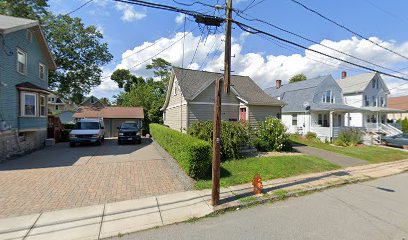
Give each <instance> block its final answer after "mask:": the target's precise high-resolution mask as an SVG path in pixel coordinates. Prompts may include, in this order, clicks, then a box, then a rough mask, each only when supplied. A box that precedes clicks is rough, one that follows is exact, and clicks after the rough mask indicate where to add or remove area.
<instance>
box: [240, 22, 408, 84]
mask: <svg viewBox="0 0 408 240" xmlns="http://www.w3.org/2000/svg"><path fill="white" fill-rule="evenodd" d="M233 22H234V23H235V24H237V25H238V27H240V28H241V29H242V30H243V31H245V32H249V33H252V34H263V35H267V36H270V37H273V38H275V39H277V40H279V41H282V42H285V43H288V44H291V45H294V46H297V47H300V48H303V49H306V50H308V51H312V52H315V53H318V54H320V55H323V56H326V57H329V58H332V59H335V60H338V61H342V62H345V63H348V64H350V65H353V66H356V67H359V68H362V69H366V70H369V71H372V72H378V73H381V74H383V75H386V76H389V77H394V78H398V79H402V80H405V81H408V78H404V77H399V76H396V75H393V74H389V73H385V72H382V71H378V70H375V69H373V68H370V67H366V66H362V65H360V64H357V63H353V62H350V61H347V60H344V59H341V58H338V57H334V56H331V55H329V54H326V53H323V52H320V51H317V50H315V49H310V48H308V47H305V46H303V45H301V44H298V43H295V42H292V41H290V40H287V39H284V38H281V37H278V36H276V35H273V34H271V33H268V32H265V31H262V30H259V29H257V28H254V27H251V26H248V25H246V24H244V23H240V22H237V21H235V20H233Z"/></svg>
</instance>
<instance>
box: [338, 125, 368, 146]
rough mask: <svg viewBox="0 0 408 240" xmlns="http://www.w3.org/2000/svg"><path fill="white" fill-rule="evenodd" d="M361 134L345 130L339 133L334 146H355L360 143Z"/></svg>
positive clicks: (354, 130) (352, 130)
mask: <svg viewBox="0 0 408 240" xmlns="http://www.w3.org/2000/svg"><path fill="white" fill-rule="evenodd" d="M362 138H363V133H362V132H361V131H360V130H358V129H347V130H343V131H340V132H339V135H338V136H337V139H336V141H335V144H336V145H338V146H355V145H357V144H359V143H361V142H362V140H363V139H362Z"/></svg>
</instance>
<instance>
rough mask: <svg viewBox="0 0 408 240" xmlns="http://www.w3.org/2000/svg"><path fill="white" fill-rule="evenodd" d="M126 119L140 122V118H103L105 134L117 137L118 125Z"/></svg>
mask: <svg viewBox="0 0 408 240" xmlns="http://www.w3.org/2000/svg"><path fill="white" fill-rule="evenodd" d="M126 121H135V122H141V120H140V119H131V118H129V119H124V118H119V119H104V122H105V136H106V137H117V136H118V129H117V128H118V127H120V125H121V124H122V123H123V122H126Z"/></svg>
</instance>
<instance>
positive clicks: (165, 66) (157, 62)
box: [146, 58, 172, 81]
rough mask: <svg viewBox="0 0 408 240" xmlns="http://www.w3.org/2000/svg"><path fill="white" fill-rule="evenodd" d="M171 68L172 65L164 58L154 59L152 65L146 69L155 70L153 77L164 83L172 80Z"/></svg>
mask: <svg viewBox="0 0 408 240" xmlns="http://www.w3.org/2000/svg"><path fill="white" fill-rule="evenodd" d="M171 67H172V66H171V63H169V62H167V61H166V60H164V59H163V58H154V59H153V60H152V63H151V64H148V65H147V66H146V69H148V70H149V69H153V76H154V77H158V78H160V80H162V81H163V80H165V79H168V78H170V73H171Z"/></svg>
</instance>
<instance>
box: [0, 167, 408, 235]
mask: <svg viewBox="0 0 408 240" xmlns="http://www.w3.org/2000/svg"><path fill="white" fill-rule="evenodd" d="M407 170H408V160H402V161H397V162H391V163H381V164H371V165H364V166H357V167H350V168H347V169H342V170H336V171H329V172H323V173H316V174H308V175H301V176H296V177H291V178H284V179H275V180H271V181H266V182H264V193H263V194H262V195H258V196H254V195H253V192H252V186H251V184H249V183H248V184H243V185H239V186H232V187H228V188H223V189H221V205H219V206H217V207H216V208H213V207H211V205H210V198H211V191H210V190H202V191H188V192H180V193H173V194H167V195H161V196H154V197H148V198H143V199H136V200H128V201H122V202H116V203H109V204H101V205H95V206H89V207H81V208H74V209H66V210H60V211H54V212H44V213H39V214H32V215H27V216H20V217H13V218H4V219H0V239H67V240H68V239H102V238H107V237H112V236H120V235H122V234H126V233H131V232H136V231H140V230H144V229H149V228H154V227H159V226H163V225H168V224H172V223H176V222H182V221H187V220H189V219H194V218H199V217H203V216H206V215H208V214H210V213H212V212H214V211H217V210H220V209H226V208H236V207H239V206H245V205H248V204H252V203H254V202H260V201H266V200H269V199H276V198H278V195H277V191H279V193H280V194H282V192H284V194H286V195H287V196H294V195H296V194H297V193H299V192H302V193H304V192H309V191H316V190H322V189H325V188H328V187H332V186H339V185H342V184H346V183H350V182H355V181H364V180H368V179H372V178H378V177H383V176H390V175H394V174H398V173H401V172H404V171H407Z"/></svg>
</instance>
